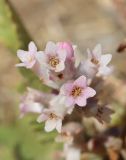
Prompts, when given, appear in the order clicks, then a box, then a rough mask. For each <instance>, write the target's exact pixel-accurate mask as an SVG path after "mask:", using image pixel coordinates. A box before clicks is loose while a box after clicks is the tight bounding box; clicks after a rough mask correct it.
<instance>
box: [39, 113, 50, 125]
mask: <svg viewBox="0 0 126 160" xmlns="http://www.w3.org/2000/svg"><path fill="white" fill-rule="evenodd" d="M47 119H48V116H47V115H46V114H44V113H42V114H41V115H40V116H39V117H38V118H37V122H38V123H41V122H44V121H46V120H47Z"/></svg>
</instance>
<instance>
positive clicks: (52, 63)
mask: <svg viewBox="0 0 126 160" xmlns="http://www.w3.org/2000/svg"><path fill="white" fill-rule="evenodd" d="M49 64H50V66H51V67H53V68H56V66H57V65H58V64H59V59H58V58H57V57H54V56H53V57H50V58H49Z"/></svg>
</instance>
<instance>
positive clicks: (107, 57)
mask: <svg viewBox="0 0 126 160" xmlns="http://www.w3.org/2000/svg"><path fill="white" fill-rule="evenodd" d="M111 59H112V55H111V54H105V55H102V56H101V59H100V63H101V65H103V66H106V65H107V64H108V63H109V62H110V61H111Z"/></svg>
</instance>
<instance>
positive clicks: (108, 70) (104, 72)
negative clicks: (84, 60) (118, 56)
mask: <svg viewBox="0 0 126 160" xmlns="http://www.w3.org/2000/svg"><path fill="white" fill-rule="evenodd" d="M112 71H113V69H112V68H110V67H107V66H104V67H100V68H99V70H98V73H97V75H98V76H100V75H103V76H108V75H110V74H111V73H112Z"/></svg>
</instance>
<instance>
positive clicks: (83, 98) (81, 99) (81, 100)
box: [75, 96, 87, 107]
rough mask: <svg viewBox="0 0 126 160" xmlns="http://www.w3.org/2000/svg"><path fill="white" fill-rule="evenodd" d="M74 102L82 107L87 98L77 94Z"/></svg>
mask: <svg viewBox="0 0 126 160" xmlns="http://www.w3.org/2000/svg"><path fill="white" fill-rule="evenodd" d="M75 103H76V104H78V106H80V107H84V106H86V104H87V100H86V97H85V96H79V97H78V98H76V100H75Z"/></svg>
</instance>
